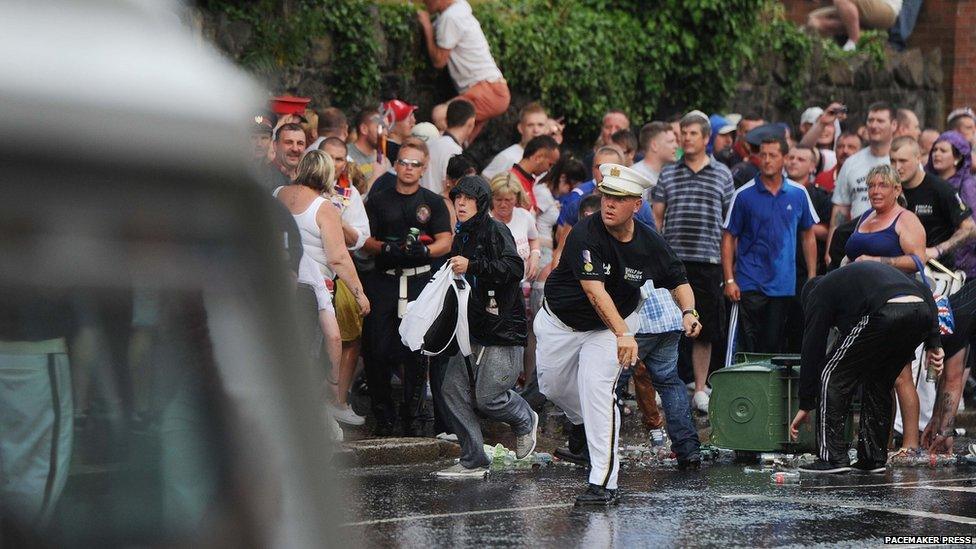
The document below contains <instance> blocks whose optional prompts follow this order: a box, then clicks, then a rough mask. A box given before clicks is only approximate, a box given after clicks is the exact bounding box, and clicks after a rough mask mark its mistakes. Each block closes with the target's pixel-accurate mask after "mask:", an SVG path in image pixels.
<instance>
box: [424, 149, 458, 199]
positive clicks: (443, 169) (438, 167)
mask: <svg viewBox="0 0 976 549" xmlns="http://www.w3.org/2000/svg"><path fill="white" fill-rule="evenodd" d="M427 149H428V150H429V151H430V159H429V160H428V161H427V170H426V171H424V175H423V177H421V178H420V186H421V187H423V188H425V189H427V190H429V191H433V192H435V193H437V194H444V178H445V177H447V163H448V162H449V161H450V160H451V157H452V156H454V155H457V154H461V153H462V152H463V150H462V149H461V145H458V143H457V141H455V140H454V138H453V137H451V136H450V135H447V134H444V135H442V136H440V137H438V138H436V139H433V140H431V141H430V142H428V143H427Z"/></svg>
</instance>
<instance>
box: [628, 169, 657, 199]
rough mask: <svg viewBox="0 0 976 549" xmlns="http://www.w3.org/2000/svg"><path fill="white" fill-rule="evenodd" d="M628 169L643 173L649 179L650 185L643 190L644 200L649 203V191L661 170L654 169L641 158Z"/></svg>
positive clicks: (655, 182)
mask: <svg viewBox="0 0 976 549" xmlns="http://www.w3.org/2000/svg"><path fill="white" fill-rule="evenodd" d="M630 169H632V170H634V171H635V172H637V173H639V174H641V175H643V176H644V177H646V178H647V179H649V180H650V181H651V186H650V187H648V188H647V189H646V190H645V191H644V202H648V203H650V202H651V191H652V190H653V189H654V186H655V185H657V180H658V178H659V177H661V172H656V171H654V169H653V168H651V167H650V166H648V165H647V163H646V162H644V161H643V160H641V161H640V162H634V165H633V166H631V167H630Z"/></svg>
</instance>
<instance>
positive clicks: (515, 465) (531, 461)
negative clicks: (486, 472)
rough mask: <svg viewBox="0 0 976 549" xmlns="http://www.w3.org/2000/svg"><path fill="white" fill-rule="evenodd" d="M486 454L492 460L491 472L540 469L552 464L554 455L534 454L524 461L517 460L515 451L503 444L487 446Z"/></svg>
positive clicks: (523, 459)
mask: <svg viewBox="0 0 976 549" xmlns="http://www.w3.org/2000/svg"><path fill="white" fill-rule="evenodd" d="M485 454H486V455H487V456H488V459H490V460H491V466H490V467H491V470H492V471H498V470H501V469H538V468H540V467H545V466H546V465H549V464H550V463H552V462H553V461H552V455H551V454H548V453H546V452H532V453H531V454H529V455H528V456H526V457H524V458H522V459H515V451H514V450H509V449H508V448H506V447H505V446H503V445H502V444H501V443H498V444H496V445H494V446H488V445H487V444H485Z"/></svg>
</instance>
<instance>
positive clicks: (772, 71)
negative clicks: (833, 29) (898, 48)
mask: <svg viewBox="0 0 976 549" xmlns="http://www.w3.org/2000/svg"><path fill="white" fill-rule="evenodd" d="M795 79H800V80H801V81H802V83H803V92H802V94H801V96H802V97H803V105H802V106H801V107H800V108H795V107H794V106H792V105H784V103H786V102H787V101H786V100H785V99H784V97H783V95H784V85H786V84H787V83H789V82H794V81H795ZM944 97H945V96H944V93H943V72H942V60H941V56H940V50H938V49H934V50H930V51H929V52H928V53H926V54H923V53H922V51H921V50H920V49H918V48H912V49H908V50H906V51H905V52H904V53H897V52H889V54H888V56H887V58H886V60H885V63H884V66H880V67H879V66H877V64H876V63H875V61H874V60H873V59H871V58H870V57H869V56H868V55H866V54H864V55H856V56H854V57H853V58H849V59H844V60H830V59H825V58H824V55H823V52H822V50H821V49H820V47H819V46H815V49H814V54H813V59H812V62H811V66H810V68H809V70H807V71H803V72H802V73H797V72H795V71H792V70H791V68H790V67H788V66H786V64H785V63H784V62H783V61H782V59H781V58H779V57H777V56H776V55H772V56H770V57H769V58H768V62H767V63H765V64H763V65H760V66H756V67H751V68H749V69H748V70H747V71H746V74H744V75H743V78H742V81H741V83H740V84H739V87H738V89H737V91H736V94H735V97H733V98H732V100H731V101H730V104H729V105H728V106H729V110H730V111H733V112H740V113H742V112H746V111H750V110H756V111H758V112H759V114H761V115H763V116H764V117H765V118H766V119H769V120H782V121H790V122H792V123H793V124H794V125H795V124H797V123H799V119H800V114H801V113H802V111H803V109H805V108H806V107H809V106H814V105H816V106H821V107H824V106H826V105H827V104H829V103H830V102H831V101H840V102H843V103H844V104H846V105H847V106H848V109H849V113H850V114H849V118H850V120H852V121H863V120H864V118H865V116H866V114H867V106H868V105H869V104H871V103H873V102H875V101H888V102H890V103H893V104H894V105H896V106H898V107H905V108H909V109H912V110H913V111H915V112H916V113H917V114H918V117H919V121H920V123H921V124H922V125H923V126H935V127H941V123H940V120H941V119H942V116H943V112H944V110H945V105H944V102H945V99H944Z"/></svg>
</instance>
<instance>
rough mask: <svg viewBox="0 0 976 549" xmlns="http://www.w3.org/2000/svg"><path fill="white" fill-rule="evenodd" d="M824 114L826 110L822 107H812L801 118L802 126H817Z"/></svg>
mask: <svg viewBox="0 0 976 549" xmlns="http://www.w3.org/2000/svg"><path fill="white" fill-rule="evenodd" d="M823 113H824V110H823V109H821V108H820V107H810V108H809V109H807V110H805V111H803V114H802V115H801V116H800V124H816V123H817V120H819V119H820V115H822V114H823Z"/></svg>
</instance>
